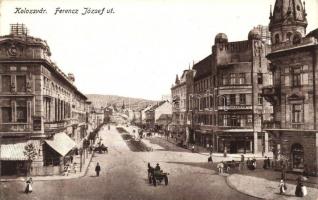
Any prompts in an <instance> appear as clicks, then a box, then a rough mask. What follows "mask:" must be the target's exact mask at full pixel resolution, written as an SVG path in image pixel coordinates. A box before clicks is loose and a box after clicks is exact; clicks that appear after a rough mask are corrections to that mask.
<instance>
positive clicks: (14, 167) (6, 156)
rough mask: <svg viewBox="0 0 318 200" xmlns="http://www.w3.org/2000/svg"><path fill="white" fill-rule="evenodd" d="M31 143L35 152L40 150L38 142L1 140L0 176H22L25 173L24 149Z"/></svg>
mask: <svg viewBox="0 0 318 200" xmlns="http://www.w3.org/2000/svg"><path fill="white" fill-rule="evenodd" d="M30 143H32V144H33V145H34V147H35V150H36V151H37V152H38V151H39V150H40V146H39V145H40V141H37V140H30V141H23V140H7V141H6V140H2V144H1V149H0V152H1V155H0V159H1V175H4V176H12V175H17V176H24V175H26V173H27V166H28V159H27V157H26V156H25V154H24V152H25V147H26V146H27V145H28V144H30Z"/></svg>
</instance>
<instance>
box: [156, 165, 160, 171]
mask: <svg viewBox="0 0 318 200" xmlns="http://www.w3.org/2000/svg"><path fill="white" fill-rule="evenodd" d="M155 171H160V165H159V163H157V165H156V167H155Z"/></svg>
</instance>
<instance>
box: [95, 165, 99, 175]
mask: <svg viewBox="0 0 318 200" xmlns="http://www.w3.org/2000/svg"><path fill="white" fill-rule="evenodd" d="M95 172H96V176H99V172H100V166H99V163H97V164H96V167H95Z"/></svg>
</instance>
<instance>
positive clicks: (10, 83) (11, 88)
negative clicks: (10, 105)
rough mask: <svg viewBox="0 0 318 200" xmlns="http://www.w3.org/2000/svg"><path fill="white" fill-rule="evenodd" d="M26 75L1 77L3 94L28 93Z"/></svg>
mask: <svg viewBox="0 0 318 200" xmlns="http://www.w3.org/2000/svg"><path fill="white" fill-rule="evenodd" d="M26 86H27V80H26V75H1V92H26V89H27V87H26Z"/></svg>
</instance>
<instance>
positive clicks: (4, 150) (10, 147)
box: [0, 141, 39, 161]
mask: <svg viewBox="0 0 318 200" xmlns="http://www.w3.org/2000/svg"><path fill="white" fill-rule="evenodd" d="M30 143H33V144H34V146H35V148H36V149H38V148H39V141H25V142H15V143H2V144H1V150H0V152H1V154H0V160H12V161H17V160H20V161H23V160H27V157H26V156H25V155H24V153H23V152H24V151H25V149H24V148H25V146H26V145H28V144H30Z"/></svg>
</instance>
